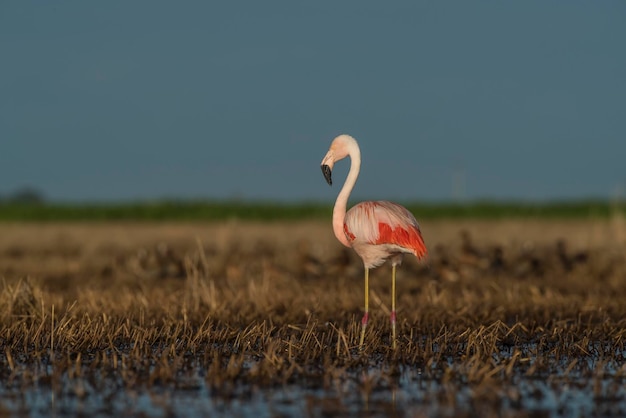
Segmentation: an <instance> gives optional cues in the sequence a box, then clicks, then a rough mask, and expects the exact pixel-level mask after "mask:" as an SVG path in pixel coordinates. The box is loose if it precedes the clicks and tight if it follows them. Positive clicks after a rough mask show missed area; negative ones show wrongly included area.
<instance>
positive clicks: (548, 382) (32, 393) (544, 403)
mask: <svg viewBox="0 0 626 418" xmlns="http://www.w3.org/2000/svg"><path fill="white" fill-rule="evenodd" d="M585 360H589V359H585ZM591 361H592V362H593V360H591ZM564 371H565V370H561V375H562V377H557V376H558V373H556V374H552V375H551V376H550V377H549V378H548V379H541V378H537V377H533V378H527V377H525V376H523V375H522V374H520V375H519V376H516V378H514V379H513V380H512V381H511V383H510V384H506V385H502V384H498V385H493V384H489V383H486V382H483V383H468V382H463V379H459V380H454V379H451V380H447V381H445V382H444V381H438V380H437V379H432V378H428V379H426V378H424V377H423V375H422V374H421V373H420V371H419V370H412V369H406V370H402V372H401V373H400V374H399V375H397V376H395V377H394V378H391V379H390V378H389V377H388V376H389V375H383V374H382V373H380V371H377V370H370V371H367V372H360V373H354V374H350V373H348V374H347V376H344V377H343V378H341V379H338V380H336V381H333V382H331V384H329V385H324V384H320V383H319V382H303V383H302V384H300V383H297V384H294V383H291V384H286V385H283V386H273V387H270V388H265V387H260V386H255V385H247V384H246V385H241V386H240V387H237V388H235V390H233V391H232V392H228V393H227V394H225V393H219V392H218V391H214V390H212V389H210V388H209V387H207V385H205V383H204V380H203V378H202V377H201V376H202V373H197V379H196V381H195V382H194V384H189V383H186V384H185V385H184V387H185V388H184V389H181V388H175V387H173V386H169V385H156V386H153V387H150V388H140V389H134V388H128V387H120V385H119V384H118V382H116V381H114V380H112V379H109V378H105V379H99V380H94V379H93V378H88V377H85V378H74V379H69V378H66V379H64V380H63V384H62V385H60V387H55V388H52V387H50V386H48V385H46V384H44V383H42V384H38V385H34V386H33V387H30V388H29V389H27V390H22V388H21V387H20V385H19V384H14V385H10V384H6V382H3V386H2V388H1V389H0V399H1V400H0V411H1V412H2V413H3V414H6V415H29V416H31V417H43V416H46V417H48V416H56V417H65V416H76V415H98V416H120V415H142V416H146V417H165V416H180V415H184V416H187V417H194V416H197V417H199V416H208V415H211V416H215V415H223V416H229V417H266V416H267V417H275V416H276V417H282V416H305V417H332V416H367V417H422V416H423V417H426V416H450V417H453V416H469V415H471V416H475V415H476V414H477V415H478V416H486V417H488V416H498V415H503V414H504V413H506V414H505V415H508V416H516V415H524V414H525V413H528V412H537V413H540V414H541V415H542V416H573V417H576V416H585V415H590V414H597V415H623V414H625V413H626V392H625V389H624V385H623V382H622V377H620V375H619V371H618V370H615V369H614V370H612V371H611V370H610V369H609V368H607V369H606V372H605V373H603V374H602V376H601V377H600V376H598V377H596V378H592V379H589V378H582V377H578V376H576V375H575V374H572V373H570V374H569V375H568V376H566V375H565V373H563V372H564Z"/></svg>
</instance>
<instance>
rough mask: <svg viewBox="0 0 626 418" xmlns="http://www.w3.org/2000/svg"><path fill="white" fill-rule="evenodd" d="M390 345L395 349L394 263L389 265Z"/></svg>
mask: <svg viewBox="0 0 626 418" xmlns="http://www.w3.org/2000/svg"><path fill="white" fill-rule="evenodd" d="M390 321H391V347H392V348H393V349H394V350H395V349H396V265H395V264H393V265H392V266H391V317H390Z"/></svg>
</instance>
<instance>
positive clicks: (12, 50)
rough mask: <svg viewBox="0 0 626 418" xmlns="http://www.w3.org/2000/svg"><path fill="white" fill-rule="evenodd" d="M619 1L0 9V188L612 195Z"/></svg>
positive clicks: (57, 192) (618, 149) (19, 5)
mask: <svg viewBox="0 0 626 418" xmlns="http://www.w3.org/2000/svg"><path fill="white" fill-rule="evenodd" d="M625 22H626V2H623V1H601V2H592V1H545V0H541V1H519V2H501V1H471V2H468V1H460V0H459V1H446V2H439V1H437V2H434V1H433V2H418V1H405V2H380V1H374V0H359V1H317V2H294V1H269V2H259V1H247V2H236V1H233V2H221V4H218V2H206V1H195V2H190V1H188V2H170V1H167V2H165V1H143V2H140V1H103V2H86V1H55V2H38V1H37V2H35V1H13V2H2V3H0V62H1V64H0V195H1V194H6V193H9V192H11V191H13V190H15V189H17V188H19V187H22V186H34V187H36V188H38V189H40V190H41V191H43V192H44V194H45V195H46V196H47V197H48V198H50V199H56V200H112V199H115V200H121V199H145V198H148V199H150V198H160V197H183V198H186V197H201V198H231V197H237V198H254V199H281V200H303V199H312V200H328V201H330V200H331V199H334V197H335V195H336V193H337V192H338V190H339V186H340V181H342V176H344V175H345V173H346V172H347V162H345V163H343V164H340V165H339V166H337V169H336V174H335V176H334V178H335V186H334V187H333V188H332V189H331V188H329V187H328V186H327V185H326V183H325V181H324V179H323V176H322V173H321V171H320V168H319V163H320V161H321V159H322V157H323V155H324V154H325V153H326V150H327V148H328V145H329V144H330V141H331V140H332V138H333V137H334V136H336V135H338V134H340V133H349V134H352V135H353V136H355V137H356V138H357V139H358V140H359V142H360V144H361V150H362V152H363V167H362V171H361V177H360V179H359V182H358V183H357V188H356V190H355V193H354V195H353V196H354V198H355V200H356V199H357V198H380V199H382V198H389V199H400V200H432V199H449V198H454V197H465V198H519V199H551V198H579V197H590V196H600V197H608V196H611V195H612V194H613V193H615V191H616V190H617V189H618V188H619V187H620V186H623V185H626V165H625V161H626V48H625V47H624V45H625V42H626V24H625Z"/></svg>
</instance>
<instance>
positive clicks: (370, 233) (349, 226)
mask: <svg viewBox="0 0 626 418" xmlns="http://www.w3.org/2000/svg"><path fill="white" fill-rule="evenodd" d="M347 156H350V160H351V163H350V171H349V173H348V177H347V178H346V182H345V183H344V185H343V187H342V189H341V191H340V192H339V195H338V196H337V201H336V202H335V207H334V209H333V231H334V233H335V236H336V237H337V239H338V240H339V242H341V243H342V244H343V245H345V246H346V247H352V248H353V249H354V251H355V252H356V253H357V254H358V255H359V257H361V259H362V260H363V265H364V267H365V313H364V315H363V319H362V321H361V340H360V343H359V345H360V346H362V345H363V339H364V337H365V328H366V327H367V322H368V319H369V306H368V305H369V303H368V301H369V297H368V293H369V289H368V287H369V284H368V278H369V269H372V268H375V267H378V266H380V265H381V264H383V263H384V262H385V261H386V260H387V259H390V260H391V265H392V275H391V279H392V282H391V289H392V291H391V293H392V301H391V325H392V331H393V336H392V344H393V347H394V348H395V345H396V296H395V285H396V266H398V265H400V264H401V263H402V255H403V254H413V255H415V256H416V257H417V258H418V259H419V258H422V257H425V256H426V252H427V251H426V245H425V244H424V240H423V239H422V234H421V231H420V227H419V224H418V223H417V221H416V220H415V217H414V216H413V215H412V214H411V212H409V211H408V210H407V209H406V208H404V207H402V206H400V205H398V204H396V203H393V202H387V201H367V202H361V203H359V204H357V205H355V206H354V207H352V208H351V209H350V210H349V211H347V212H346V206H347V203H348V197H349V196H350V192H351V191H352V188H353V187H354V184H355V183H356V180H357V178H358V176H359V170H360V166H361V151H360V149H359V145H358V143H357V142H356V140H355V139H354V138H352V137H351V136H349V135H339V136H338V137H336V138H335V139H334V140H333V142H332V144H331V145H330V149H329V150H328V153H327V154H326V156H325V157H324V159H323V160H322V172H323V173H324V176H325V177H326V181H327V182H328V184H332V177H331V174H332V168H333V165H334V164H335V162H337V161H339V160H341V159H343V158H345V157H347Z"/></svg>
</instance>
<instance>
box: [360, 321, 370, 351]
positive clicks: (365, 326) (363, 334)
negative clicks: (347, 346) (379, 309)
mask: <svg viewBox="0 0 626 418" xmlns="http://www.w3.org/2000/svg"><path fill="white" fill-rule="evenodd" d="M368 320H369V312H365V315H363V319H361V339H360V341H359V348H360V349H361V350H362V349H363V341H364V340H365V328H367V321H368Z"/></svg>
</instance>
